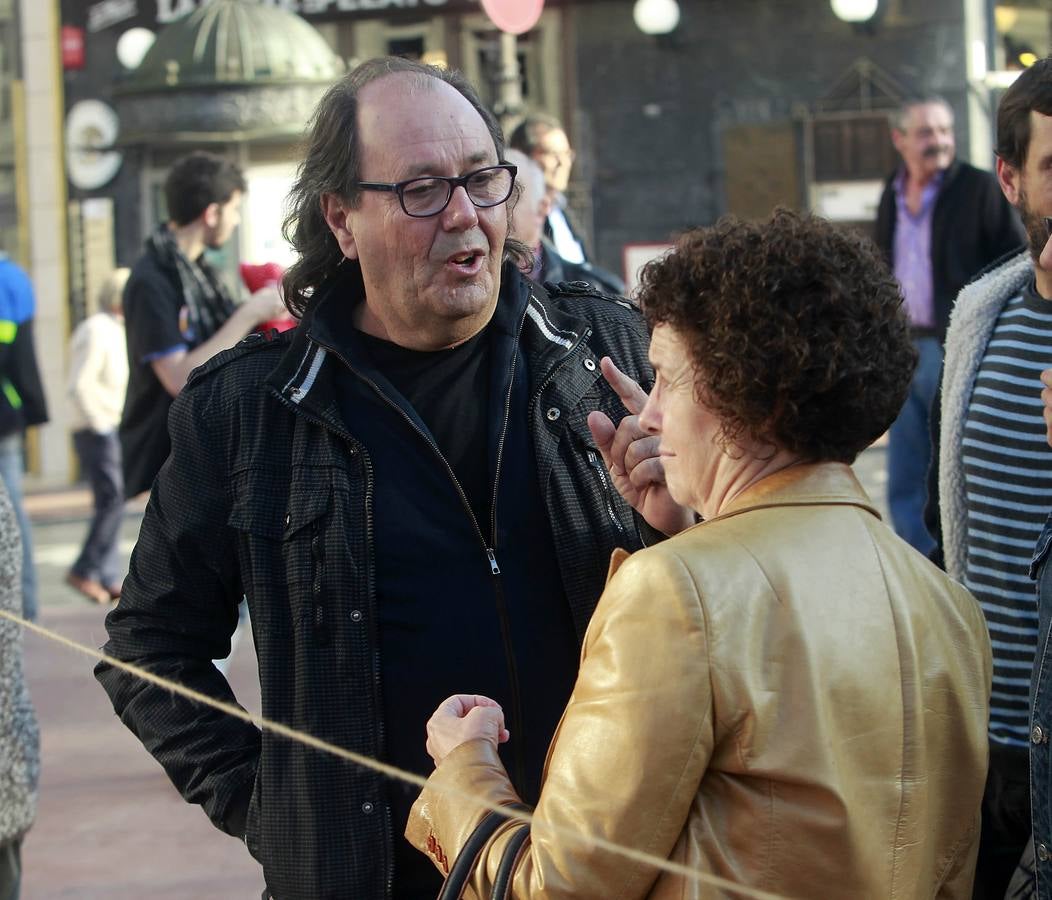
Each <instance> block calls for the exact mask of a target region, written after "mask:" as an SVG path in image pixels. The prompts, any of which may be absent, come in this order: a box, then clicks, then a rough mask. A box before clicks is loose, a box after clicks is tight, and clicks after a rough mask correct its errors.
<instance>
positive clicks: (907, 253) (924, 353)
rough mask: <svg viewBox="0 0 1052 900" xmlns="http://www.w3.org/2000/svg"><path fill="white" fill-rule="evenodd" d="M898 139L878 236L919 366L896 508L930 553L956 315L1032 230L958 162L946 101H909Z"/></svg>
mask: <svg viewBox="0 0 1052 900" xmlns="http://www.w3.org/2000/svg"><path fill="white" fill-rule="evenodd" d="M891 140H892V143H894V145H895V149H896V150H897V151H898V152H899V156H900V157H901V158H902V164H901V165H900V166H899V168H898V170H897V171H896V172H895V173H894V174H893V175H892V176H891V177H890V178H889V179H888V182H887V185H886V186H885V188H884V194H883V196H882V197H881V200H880V207H879V209H878V212H877V222H876V232H875V237H876V241H877V244H878V245H879V246H880V248H881V250H882V251H883V252H884V255H885V257H886V258H887V260H888V263H889V265H890V266H891V267H892V269H893V271H894V272H895V277H896V278H897V279H898V281H899V284H900V285H901V286H902V293H903V296H904V298H905V303H906V310H907V312H908V313H909V317H910V322H911V324H912V326H913V340H914V345H915V346H916V348H917V353H918V361H917V369H916V371H915V372H914V375H913V381H912V382H911V384H910V393H909V396H908V397H907V398H906V403H905V405H904V406H903V408H902V412H901V413H900V414H899V417H898V419H896V420H895V423H894V424H893V425H892V426H891V430H890V432H889V435H888V507H889V509H890V512H891V521H892V525H893V526H894V528H895V531H896V532H898V533H899V534H900V535H901V536H902V537H903V538H905V539H906V540H907V541H909V542H910V543H911V544H912V545H913V546H914V547H916V548H917V549H918V550H920V551H921V552H922V553H925V554H930V553H931V552H932V551H933V550H934V549H935V541H934V539H933V538H932V537H931V535H930V534H929V533H928V530H927V528H926V527H925V525H924V505H925V501H926V499H927V473H928V465H929V463H930V460H931V438H930V433H929V429H930V426H929V416H930V412H931V406H932V403H933V402H934V399H935V395H936V392H937V390H938V381H939V371H940V369H941V366H942V341H943V337H944V336H945V333H946V325H947V322H948V321H949V318H950V310H951V309H952V308H953V303H954V301H955V300H956V298H957V293H958V291H960V289H961V288H962V287H964V285H965V284H967V283H968V282H969V281H970V280H971V279H972V277H973V276H974V275H976V274H978V273H979V272H980V271H982V270H983V269H984V268H986V267H987V266H988V265H990V263H992V262H994V261H995V260H997V259H1000V257H1002V256H1004V255H1005V254H1006V253H1009V252H1010V251H1013V250H1015V249H1017V248H1019V247H1021V246H1022V244H1023V242H1024V241H1025V232H1024V231H1023V227H1022V224H1021V223H1020V222H1019V219H1018V216H1017V215H1016V214H1015V212H1014V211H1013V210H1012V207H1011V206H1010V205H1009V203H1008V201H1007V200H1005V198H1004V195H1003V194H1002V193H1001V190H1000V188H999V187H998V184H997V179H996V178H994V176H993V175H992V174H991V173H990V172H985V171H982V170H981V169H977V168H975V167H974V166H970V165H968V163H965V162H961V161H960V160H957V159H955V149H956V147H955V142H954V130H953V110H952V109H951V108H950V105H949V104H948V103H947V102H946V101H945V100H944V99H942V98H941V97H936V96H928V97H922V98H919V99H911V100H907V101H906V102H905V103H904V104H903V105H902V107H901V108H900V109H899V110H898V112H897V113H896V114H895V115H894V116H893V118H892V123H891Z"/></svg>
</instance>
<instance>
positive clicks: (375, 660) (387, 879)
mask: <svg viewBox="0 0 1052 900" xmlns="http://www.w3.org/2000/svg"><path fill="white" fill-rule="evenodd" d="M274 394H275V395H276V396H277V398H278V400H279V401H280V402H281V403H283V404H284V405H285V406H287V407H288V408H289V409H290V410H291V411H292V412H293V413H294V414H296V415H300V416H303V418H305V419H306V420H307V421H308V422H313V423H314V424H315V425H317V426H319V427H320V428H324V429H325V430H326V431H328V432H330V433H331V434H334V435H336V436H337V437H339V438H342V439H343V440H344V441H346V442H347V443H348V444H350V446H351V449H352V451H356V452H360V451H358V448H357V447H356V442H355V440H354V438H353V437H352V436H351V434H350V433H349V432H347V431H343V430H341V429H339V428H337V427H336V426H334V425H332V424H331V423H329V422H326V421H324V420H323V419H320V418H319V417H318V416H315V415H313V414H311V413H310V412H308V411H307V410H305V409H304V408H303V407H302V406H298V405H295V404H293V403H291V402H290V401H289V400H288V399H286V398H285V396H284V395H283V394H282V393H281V392H280V391H274ZM361 456H362V462H363V463H364V465H365V540H366V545H367V546H372V539H373V464H372V460H370V459H369V455H368V454H367V453H362V454H361ZM366 565H368V567H369V572H368V578H367V580H366V583H367V584H368V590H369V595H368V597H367V600H368V602H369V608H370V610H375V609H376V592H375V584H376V579H375V572H374V569H373V558H372V554H371V553H367V554H366ZM369 619H370V624H369V627H370V630H371V631H372V668H373V709H374V710H376V711H377V713H378V712H379V710H380V709H381V708H382V698H381V696H380V659H379V654H378V651H377V650H376V648H377V647H379V646H380V644H379V636H378V635H377V631H376V629H377V625H376V619H377V617H376V616H375V615H373V616H370V617H369ZM375 720H376V734H377V738H376V751H377V756H378V757H379V758H381V759H382V758H383V756H384V754H385V752H386V744H387V734H386V731H385V729H384V718H383V716H381V715H379V714H377V715H376V717H375ZM383 808H384V811H383V814H384V819H383V821H384V839H385V841H384V845H383V846H384V855H385V859H384V898H385V900H391V896H392V892H393V889H394V884H393V882H394V863H393V861H392V859H391V851H392V849H393V847H394V835H393V833H392V828H391V809H390V807H389V806H388V805H387V804H386V803H385V804H383Z"/></svg>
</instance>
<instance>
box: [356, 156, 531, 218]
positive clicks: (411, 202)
mask: <svg viewBox="0 0 1052 900" xmlns="http://www.w3.org/2000/svg"><path fill="white" fill-rule="evenodd" d="M518 171H519V170H518V169H517V168H516V167H515V166H512V165H508V164H503V165H499V166H486V167H485V168H484V169H476V170H475V171H474V172H468V173H467V174H465V175H457V176H455V177H446V176H444V175H425V176H423V177H422V178H410V179H408V180H407V181H396V182H394V183H391V184H389V183H388V182H386V181H359V182H358V187H360V188H361V189H362V190H363V191H391V192H392V193H395V194H397V195H398V202H399V203H400V204H401V205H402V209H403V210H404V211H405V214H406V215H407V216H412V217H413V218H414V219H426V218H427V217H428V216H437V215H438V214H439V213H440V212H442V210H444V209H445V208H446V207H447V206H449V201H450V200H451V199H453V191H455V190H456V189H457V188H458V187H462V188H464V190H465V191H466V192H467V195H468V199H469V200H470V201H471V202H472V203H474V204H475V206H477V207H479V208H480V209H486V208H488V207H490V206H500V204H502V203H504V202H505V201H507V199H508V198H509V197H510V196H511V190H512V188H513V187H515V176H516V174H518Z"/></svg>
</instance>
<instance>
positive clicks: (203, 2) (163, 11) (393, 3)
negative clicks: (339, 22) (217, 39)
mask: <svg viewBox="0 0 1052 900" xmlns="http://www.w3.org/2000/svg"><path fill="white" fill-rule="evenodd" d="M261 2H262V4H263V5H264V6H277V7H278V8H280V9H284V10H288V12H293V13H298V14H299V15H301V16H307V17H309V16H323V15H331V14H333V13H341V12H350V13H366V12H368V13H374V12H388V11H390V10H404V9H437V8H441V7H449V6H463V5H465V4H463V3H457V2H455V0H261ZM208 3H209V0H157V24H158V25H164V24H166V23H168V22H172V21H174V20H175V19H181V18H182V17H183V16H185V15H187V14H188V13H192V12H193V11H194V10H195V9H197V8H198V7H199V6H207V5H208Z"/></svg>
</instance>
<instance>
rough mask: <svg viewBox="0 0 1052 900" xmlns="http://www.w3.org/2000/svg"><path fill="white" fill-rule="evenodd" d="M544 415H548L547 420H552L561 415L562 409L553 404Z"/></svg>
mask: <svg viewBox="0 0 1052 900" xmlns="http://www.w3.org/2000/svg"><path fill="white" fill-rule="evenodd" d="M544 415H545V416H547V417H548V421H549V422H554V421H555V420H556V419H558V418H559V416H561V415H562V411H561V410H560V409H559V408H558V407H555V406H553V407H551V408H549V410H548V411H547V412H546V413H545V414H544Z"/></svg>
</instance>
